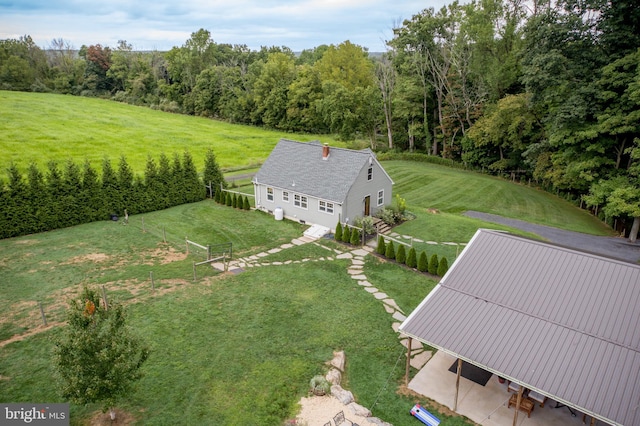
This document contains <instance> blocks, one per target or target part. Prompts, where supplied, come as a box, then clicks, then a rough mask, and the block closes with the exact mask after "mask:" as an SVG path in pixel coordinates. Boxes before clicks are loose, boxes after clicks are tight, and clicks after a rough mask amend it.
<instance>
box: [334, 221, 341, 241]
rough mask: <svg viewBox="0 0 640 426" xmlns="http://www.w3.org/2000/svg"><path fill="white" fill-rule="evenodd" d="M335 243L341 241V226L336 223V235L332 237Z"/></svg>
mask: <svg viewBox="0 0 640 426" xmlns="http://www.w3.org/2000/svg"><path fill="white" fill-rule="evenodd" d="M333 238H334V239H335V240H336V241H342V224H341V223H340V221H338V224H337V225H336V233H335V235H334V237H333Z"/></svg>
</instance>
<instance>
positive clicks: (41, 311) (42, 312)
mask: <svg viewBox="0 0 640 426" xmlns="http://www.w3.org/2000/svg"><path fill="white" fill-rule="evenodd" d="M38 306H40V315H42V324H43V325H44V326H45V327H46V326H47V317H46V316H45V315H44V308H43V307H42V302H38Z"/></svg>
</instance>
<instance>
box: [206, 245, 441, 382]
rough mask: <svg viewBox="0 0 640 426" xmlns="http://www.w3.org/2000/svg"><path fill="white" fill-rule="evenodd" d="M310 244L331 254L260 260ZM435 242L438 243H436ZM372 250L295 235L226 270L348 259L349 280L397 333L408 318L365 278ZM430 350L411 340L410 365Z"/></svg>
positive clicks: (418, 362)
mask: <svg viewBox="0 0 640 426" xmlns="http://www.w3.org/2000/svg"><path fill="white" fill-rule="evenodd" d="M307 243H313V244H316V245H317V246H318V247H322V248H324V249H326V250H327V251H328V252H330V254H332V256H329V255H328V256H326V257H320V258H319V259H306V258H305V259H302V260H293V261H292V260H287V261H283V262H282V261H279V262H265V260H267V259H263V258H265V257H267V256H268V255H269V254H274V253H279V252H281V251H282V250H286V249H288V248H292V247H295V246H300V245H302V244H307ZM436 244H437V243H436ZM374 250H375V247H371V246H364V247H361V248H357V249H354V250H351V251H347V252H341V251H339V250H335V249H331V248H328V247H326V246H323V245H322V244H319V243H318V242H317V238H312V237H308V236H303V237H300V238H295V239H293V240H292V241H291V243H287V244H283V245H281V246H280V247H277V248H273V249H271V250H269V251H267V252H262V253H258V254H255V255H252V256H248V257H241V258H238V259H235V260H232V261H231V262H229V266H228V270H229V271H230V272H232V273H233V272H241V271H242V270H244V269H247V268H253V267H262V266H271V265H276V266H277V265H290V264H296V263H306V262H318V261H332V260H335V259H349V260H350V261H351V265H350V266H349V267H348V269H347V273H348V274H349V275H350V276H351V278H352V279H354V280H356V281H357V283H358V285H359V286H362V287H363V289H364V290H365V291H366V292H368V293H370V294H371V295H372V296H373V297H375V298H376V299H377V300H379V301H380V302H382V306H383V307H384V309H385V311H386V312H387V313H388V314H390V315H391V317H392V318H393V319H394V320H395V321H394V322H393V324H392V325H391V327H392V328H393V331H394V332H396V333H398V327H400V324H401V323H402V321H404V320H405V319H406V318H407V317H406V315H405V313H404V312H403V311H402V309H400V307H399V306H398V304H397V303H396V302H395V300H393V299H392V298H390V297H389V296H388V295H387V294H386V293H383V292H381V291H380V290H378V289H377V288H376V287H375V286H374V285H373V284H372V283H370V282H369V281H368V279H367V276H366V275H365V274H364V271H363V268H364V263H365V262H364V259H365V257H366V256H367V255H368V254H370V253H372V252H373V251H374ZM212 266H213V267H214V268H215V269H218V270H220V271H224V270H225V265H224V264H223V263H214V264H213V265H212ZM398 338H399V339H400V343H401V344H402V345H403V346H404V347H408V345H409V343H408V342H409V338H408V337H406V336H401V335H399V336H398ZM431 355H432V353H431V351H426V350H425V349H424V346H423V345H422V343H420V342H418V341H416V340H413V341H412V342H411V355H410V356H411V361H410V362H411V366H412V367H414V368H417V369H420V368H422V367H423V366H424V365H425V364H426V363H427V361H429V359H430V358H431Z"/></svg>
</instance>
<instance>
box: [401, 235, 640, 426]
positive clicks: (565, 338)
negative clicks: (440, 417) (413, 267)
mask: <svg viewBox="0 0 640 426" xmlns="http://www.w3.org/2000/svg"><path fill="white" fill-rule="evenodd" d="M400 331H401V332H402V333H404V334H406V335H408V336H410V337H412V338H415V339H417V340H419V341H421V342H423V343H426V344H428V345H430V346H432V347H435V348H437V349H439V350H443V351H445V352H447V353H449V354H451V355H453V356H455V357H458V358H460V359H463V360H465V361H467V362H469V363H471V364H474V365H476V366H479V367H481V368H484V369H485V370H488V371H491V372H493V373H494V374H497V375H498V376H501V377H504V378H507V379H509V380H512V381H514V382H516V383H518V384H520V385H522V386H524V387H526V388H529V389H532V390H535V391H537V392H539V393H541V394H543V395H545V396H547V397H549V398H551V399H553V400H555V401H558V402H560V403H562V404H565V405H567V406H569V407H572V408H575V409H577V410H579V411H581V412H583V413H586V414H589V415H591V416H592V417H594V418H597V419H599V420H602V421H604V422H606V423H610V424H613V425H629V426H630V425H640V265H634V264H631V263H626V262H622V261H618V260H612V259H608V258H605V257H602V256H597V255H593V254H589V253H583V252H579V251H576V250H572V249H569V248H565V247H560V246H556V245H552V244H548V243H544V242H540V241H535V240H530V239H527V238H522V237H518V236H514V235H511V234H508V233H504V232H499V231H491V230H485V229H481V230H478V231H477V232H476V234H475V235H474V237H473V238H472V239H471V241H470V242H469V244H468V245H467V247H466V248H465V249H464V251H463V252H462V253H461V255H460V256H459V257H458V259H457V260H456V261H455V262H454V263H453V265H452V266H451V268H450V269H449V271H448V272H447V273H446V274H445V276H444V277H443V278H442V280H441V281H440V283H439V284H438V285H437V286H436V288H435V289H434V290H433V291H432V292H431V293H430V294H429V295H428V296H427V297H426V298H425V299H424V300H423V301H422V303H421V304H420V305H419V306H418V307H417V308H416V309H415V310H414V311H413V312H412V313H411V315H410V316H409V317H408V318H407V319H406V320H405V321H404V322H403V324H402V325H401V326H400Z"/></svg>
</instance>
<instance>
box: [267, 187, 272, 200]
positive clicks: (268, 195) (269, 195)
mask: <svg viewBox="0 0 640 426" xmlns="http://www.w3.org/2000/svg"><path fill="white" fill-rule="evenodd" d="M267 201H273V188H267Z"/></svg>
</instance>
